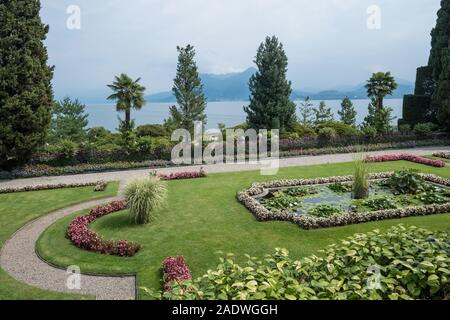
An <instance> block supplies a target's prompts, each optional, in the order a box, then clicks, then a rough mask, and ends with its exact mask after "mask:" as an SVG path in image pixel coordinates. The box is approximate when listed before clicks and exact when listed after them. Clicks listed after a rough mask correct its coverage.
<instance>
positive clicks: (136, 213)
mask: <svg viewBox="0 0 450 320" xmlns="http://www.w3.org/2000/svg"><path fill="white" fill-rule="evenodd" d="M125 195H126V198H127V201H128V206H129V208H130V220H132V221H133V222H134V223H136V224H146V223H148V222H149V221H150V220H151V218H152V217H151V214H152V212H153V211H154V210H156V209H158V208H159V207H161V206H162V204H163V203H164V201H165V200H166V196H167V189H166V185H165V184H164V183H163V182H161V181H160V180H159V179H158V178H155V177H150V178H146V179H141V180H134V181H132V182H130V183H129V184H128V185H127V186H126V189H125Z"/></svg>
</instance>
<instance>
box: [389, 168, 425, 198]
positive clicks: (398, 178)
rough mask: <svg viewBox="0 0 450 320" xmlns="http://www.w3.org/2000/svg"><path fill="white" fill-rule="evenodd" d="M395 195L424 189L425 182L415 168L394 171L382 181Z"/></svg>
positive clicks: (413, 192)
mask: <svg viewBox="0 0 450 320" xmlns="http://www.w3.org/2000/svg"><path fill="white" fill-rule="evenodd" d="M384 185H385V186H387V187H389V188H390V189H391V190H392V192H393V193H394V194H396V195H399V194H417V193H419V192H422V191H424V190H425V189H426V183H425V181H424V180H423V178H422V177H421V176H420V174H418V173H417V170H413V169H408V170H402V171H398V172H395V173H394V175H393V176H392V177H390V178H389V179H387V180H386V181H385V182H384Z"/></svg>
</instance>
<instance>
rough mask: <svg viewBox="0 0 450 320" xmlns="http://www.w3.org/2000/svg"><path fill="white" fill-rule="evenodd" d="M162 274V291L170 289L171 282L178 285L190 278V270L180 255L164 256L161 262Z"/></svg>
mask: <svg viewBox="0 0 450 320" xmlns="http://www.w3.org/2000/svg"><path fill="white" fill-rule="evenodd" d="M163 274H164V275H163V280H164V283H165V285H164V291H171V290H172V286H171V284H173V283H176V284H177V285H180V284H182V283H183V282H185V281H188V280H192V275H191V271H190V270H189V267H188V266H187V264H186V260H185V259H184V257H182V256H178V257H168V258H166V259H165V260H164V262H163Z"/></svg>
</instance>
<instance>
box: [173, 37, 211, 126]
mask: <svg viewBox="0 0 450 320" xmlns="http://www.w3.org/2000/svg"><path fill="white" fill-rule="evenodd" d="M177 50H178V65H177V75H176V77H175V79H174V85H173V88H172V91H173V93H174V95H175V98H176V99H177V104H178V107H177V106H172V107H170V116H171V118H170V119H169V120H167V121H166V122H167V123H171V126H172V127H173V126H175V127H177V128H184V129H187V130H190V131H192V130H193V128H194V122H195V121H201V122H203V125H205V124H206V114H205V108H206V98H205V94H204V93H203V84H202V81H201V79H200V76H199V74H198V69H197V64H196V63H195V60H194V58H195V50H194V47H193V46H191V45H187V46H186V47H185V48H182V47H177Z"/></svg>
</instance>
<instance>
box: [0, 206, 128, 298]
mask: <svg viewBox="0 0 450 320" xmlns="http://www.w3.org/2000/svg"><path fill="white" fill-rule="evenodd" d="M117 199H118V197H115V198H109V199H102V200H94V201H89V202H85V203H82V204H78V205H74V206H71V207H68V208H65V209H62V210H58V211H55V212H53V213H51V214H48V215H46V216H44V217H42V218H39V219H37V220H34V221H32V222H30V223H28V224H27V225H25V226H24V227H23V228H21V229H20V230H19V231H17V232H16V233H15V234H14V235H13V236H12V238H10V239H9V240H8V241H7V242H6V243H5V245H4V246H3V248H2V249H1V251H0V266H1V268H2V269H3V270H5V271H6V272H7V273H8V274H9V275H11V276H12V277H13V278H15V279H16V280H18V281H22V282H25V283H27V284H29V285H31V286H34V287H38V288H41V289H45V290H50V291H57V292H65V293H77V294H87V295H94V296H95V297H96V298H97V299H99V300H128V299H135V298H136V292H135V291H136V287H135V286H136V279H135V277H134V276H123V277H106V276H105V277H104V276H93V275H83V274H82V275H81V289H80V290H69V289H68V287H67V285H66V284H67V280H68V277H69V274H68V273H67V272H66V270H62V269H57V268H55V267H52V266H50V265H48V264H47V263H45V262H44V261H42V260H41V259H40V258H39V257H38V256H37V254H36V251H35V246H36V241H37V240H38V238H39V236H40V235H41V233H43V232H44V231H45V230H46V229H47V228H48V227H49V226H50V225H52V224H53V223H54V222H56V221H57V220H59V219H61V218H63V217H65V216H67V215H70V214H72V213H73V212H76V211H79V210H83V209H88V208H91V207H94V206H97V205H99V204H103V203H106V202H109V201H112V200H117ZM82 272H83V270H81V273H82Z"/></svg>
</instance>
